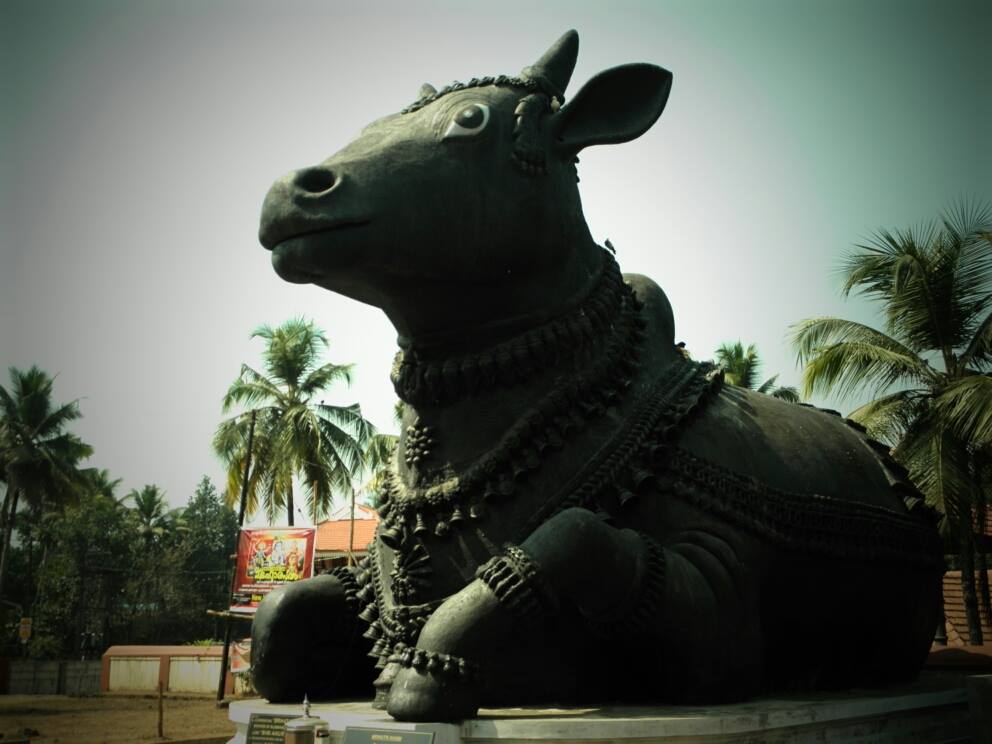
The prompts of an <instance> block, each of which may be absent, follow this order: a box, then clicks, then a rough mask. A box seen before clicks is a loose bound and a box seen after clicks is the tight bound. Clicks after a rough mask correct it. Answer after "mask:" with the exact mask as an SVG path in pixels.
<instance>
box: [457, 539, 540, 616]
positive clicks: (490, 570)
mask: <svg viewBox="0 0 992 744" xmlns="http://www.w3.org/2000/svg"><path fill="white" fill-rule="evenodd" d="M475 576H476V578H478V579H479V580H481V581H482V582H483V583H484V584H485V585H486V586H488V587H489V589H490V590H491V591H492V593H493V594H495V595H496V599H497V600H498V601H499V603H500V604H501V605H502V606H503V607H505V608H506V609H507V610H509V612H510V613H511V614H512V615H513V616H514V617H516V618H517V619H518V620H523V621H525V622H536V621H538V620H539V619H540V618H542V617H544V616H545V615H553V614H556V613H557V612H558V598H557V597H556V596H555V594H554V592H553V591H552V590H551V587H549V586H548V585H547V584H546V583H545V581H544V579H543V578H542V577H541V567H540V566H539V565H538V564H537V563H536V562H535V561H534V559H533V558H531V557H530V556H529V555H527V553H525V552H524V551H523V550H521V549H520V548H518V547H517V546H516V545H507V546H506V547H505V549H504V553H503V555H499V556H495V557H493V558H490V559H489V560H488V561H486V562H485V563H484V564H482V565H481V566H480V567H479V569H478V570H477V571H476V572H475Z"/></svg>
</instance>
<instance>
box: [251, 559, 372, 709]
mask: <svg viewBox="0 0 992 744" xmlns="http://www.w3.org/2000/svg"><path fill="white" fill-rule="evenodd" d="M356 590H357V586H356V585H355V580H354V578H353V577H352V574H351V571H350V569H347V568H344V567H341V568H336V569H334V571H333V572H332V573H330V574H327V575H324V576H316V577H314V578H312V579H307V580H305V581H299V582H295V583H293V584H288V585H286V586H283V587H280V588H279V589H276V590H275V591H273V592H272V593H271V594H269V595H267V596H266V598H265V599H264V601H263V602H262V604H261V606H260V607H259V608H258V612H257V613H256V615H255V619H254V621H253V622H252V644H251V670H252V680H253V682H254V685H255V689H256V690H258V692H259V693H260V694H261V695H262V696H264V697H265V698H267V699H268V700H270V701H272V702H294V703H295V702H299V701H300V700H302V699H303V696H304V695H307V696H309V697H310V699H311V700H328V699H331V698H338V697H350V696H355V697H359V696H363V695H368V694H369V692H370V691H371V689H372V679H373V678H374V676H375V674H374V672H375V669H374V668H373V664H372V662H371V660H370V659H369V658H368V656H367V653H368V651H369V648H370V645H371V644H370V642H369V641H368V640H366V639H365V638H363V637H362V629H363V627H364V626H363V625H362V623H361V622H360V621H359V619H358V616H357V610H358V609H359V603H358V601H357V599H356V598H355V596H354V595H355V593H356Z"/></svg>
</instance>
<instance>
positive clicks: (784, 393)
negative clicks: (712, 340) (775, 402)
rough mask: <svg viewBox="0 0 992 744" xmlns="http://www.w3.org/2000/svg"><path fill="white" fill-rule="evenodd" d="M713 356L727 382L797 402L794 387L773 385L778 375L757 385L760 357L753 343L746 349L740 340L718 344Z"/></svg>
mask: <svg viewBox="0 0 992 744" xmlns="http://www.w3.org/2000/svg"><path fill="white" fill-rule="evenodd" d="M715 356H716V361H717V363H718V364H719V365H720V368H721V369H722V370H723V373H724V379H725V380H726V381H727V382H728V383H729V384H731V385H737V386H738V387H743V388H747V389H748V390H756V391H757V392H759V393H764V394H765V395H770V396H772V397H773V398H779V399H781V400H784V401H788V402H789V403H798V402H799V393H798V391H797V390H796V389H795V388H794V387H791V386H787V385H783V386H782V387H775V382H776V380H778V375H772V376H771V377H769V378H768V379H767V380H765V381H764V382H763V383H761V384H760V385H758V370H759V369H760V368H761V359H760V358H759V357H758V350H757V348H755V345H754V344H749V345H748V347H747V349H745V348H744V344H742V343H741V342H740V341H736V342H734V343H724V344H720V348H719V349H717V350H716V354H715Z"/></svg>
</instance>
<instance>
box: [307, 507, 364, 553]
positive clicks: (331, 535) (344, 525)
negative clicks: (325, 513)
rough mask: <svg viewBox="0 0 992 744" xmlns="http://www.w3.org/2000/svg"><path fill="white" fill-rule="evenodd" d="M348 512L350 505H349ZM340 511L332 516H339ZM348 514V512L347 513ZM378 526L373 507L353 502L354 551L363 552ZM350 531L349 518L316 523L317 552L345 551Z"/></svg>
mask: <svg viewBox="0 0 992 744" xmlns="http://www.w3.org/2000/svg"><path fill="white" fill-rule="evenodd" d="M349 512H350V507H349ZM339 514H340V512H338V513H335V514H333V515H332V516H335V517H337V516H339ZM349 516H350V514H349ZM378 526H379V515H378V514H377V513H376V511H375V509H372V508H371V507H368V506H365V505H363V504H355V537H354V542H353V543H352V545H353V548H354V550H355V552H362V553H364V552H365V551H366V549H367V548H368V545H369V543H370V542H372V538H374V537H375V528H376V527H378ZM350 532H351V519H350V518H343V519H328V520H326V521H323V522H321V523H319V524H318V525H317V552H318V553H322V552H333V553H346V552H347V551H348V539H349V534H350Z"/></svg>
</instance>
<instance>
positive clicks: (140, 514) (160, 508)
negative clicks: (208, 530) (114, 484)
mask: <svg viewBox="0 0 992 744" xmlns="http://www.w3.org/2000/svg"><path fill="white" fill-rule="evenodd" d="M128 500H130V501H132V502H133V503H134V508H133V509H132V510H131V516H132V518H133V519H134V520H135V522H136V523H137V526H138V531H139V532H140V533H141V536H142V537H143V538H144V539H145V540H148V541H155V540H166V539H169V538H173V537H174V536H175V533H177V532H183V531H185V530H186V520H185V519H184V518H183V510H182V509H170V508H169V502H168V501H167V500H166V498H165V493H164V492H163V491H162V489H160V488H159V487H158V486H156V485H154V484H149V485H146V486H144V487H143V488H141V490H132V491H130V492H129V493H128V494H127V496H125V497H124V499H123V500H122V503H124V502H127V501H128Z"/></svg>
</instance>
